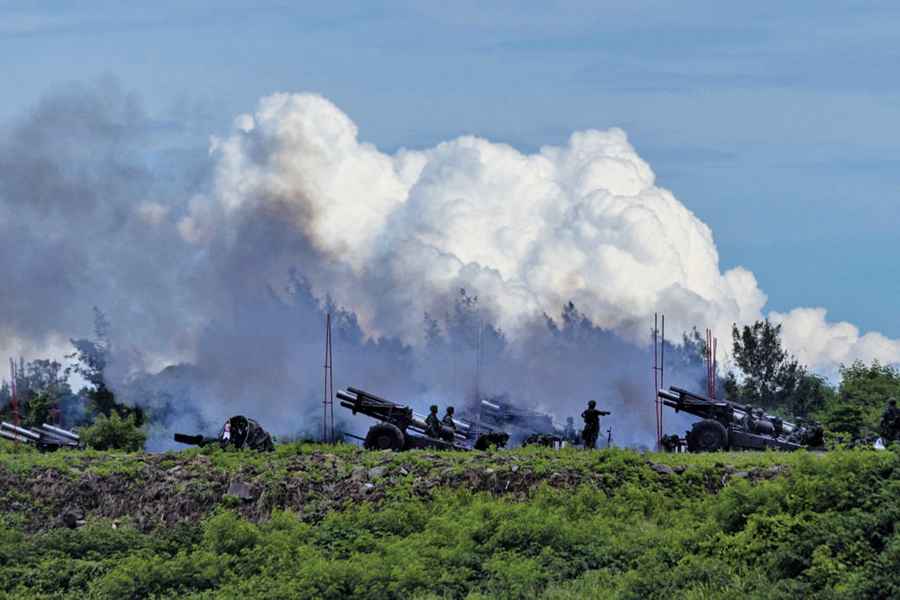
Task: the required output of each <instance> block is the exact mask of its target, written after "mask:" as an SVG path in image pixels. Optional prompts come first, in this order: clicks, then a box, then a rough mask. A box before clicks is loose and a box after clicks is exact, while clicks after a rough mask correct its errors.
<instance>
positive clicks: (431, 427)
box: [425, 404, 441, 438]
mask: <svg viewBox="0 0 900 600" xmlns="http://www.w3.org/2000/svg"><path fill="white" fill-rule="evenodd" d="M429 410H430V411H431V412H429V413H428V416H427V417H425V425H427V426H428V427H427V428H426V429H425V435H427V436H430V437H433V438H440V437H441V421H440V420H439V419H438V407H437V404H432V405H431V408H430V409H429Z"/></svg>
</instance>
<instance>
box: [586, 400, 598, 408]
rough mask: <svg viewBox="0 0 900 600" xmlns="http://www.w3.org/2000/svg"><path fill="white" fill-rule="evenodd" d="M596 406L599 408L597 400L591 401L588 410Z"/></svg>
mask: <svg viewBox="0 0 900 600" xmlns="http://www.w3.org/2000/svg"><path fill="white" fill-rule="evenodd" d="M595 406H597V401H596V400H590V401H588V408H594V407H595Z"/></svg>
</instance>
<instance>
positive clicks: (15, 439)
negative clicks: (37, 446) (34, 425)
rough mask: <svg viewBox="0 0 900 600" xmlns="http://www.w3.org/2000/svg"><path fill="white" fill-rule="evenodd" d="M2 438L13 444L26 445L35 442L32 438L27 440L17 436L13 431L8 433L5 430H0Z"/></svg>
mask: <svg viewBox="0 0 900 600" xmlns="http://www.w3.org/2000/svg"><path fill="white" fill-rule="evenodd" d="M0 437H2V438H5V439H7V440H9V441H11V442H23V443H25V444H28V443H33V442H34V440H32V439H31V438H27V437H24V436H21V435H16V434H15V433H13V432H11V431H6V430H5V429H0Z"/></svg>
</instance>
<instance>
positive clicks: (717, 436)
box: [687, 419, 728, 452]
mask: <svg viewBox="0 0 900 600" xmlns="http://www.w3.org/2000/svg"><path fill="white" fill-rule="evenodd" d="M687 444H688V450H689V451H690V452H716V451H717V450H725V449H726V448H728V430H727V429H725V426H724V425H722V424H721V423H719V422H718V421H713V420H712V419H704V420H702V421H700V422H699V423H694V426H693V427H692V428H691V431H690V433H688V435H687Z"/></svg>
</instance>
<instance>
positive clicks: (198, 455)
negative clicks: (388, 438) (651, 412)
mask: <svg viewBox="0 0 900 600" xmlns="http://www.w3.org/2000/svg"><path fill="white" fill-rule="evenodd" d="M14 465H15V467H16V468H17V469H19V470H18V471H16V472H15V473H13V472H12V468H13V466H14ZM151 466H152V468H153V470H149V469H151ZM63 468H65V473H66V474H65V477H66V478H68V479H67V480H68V481H69V482H70V485H71V486H72V488H73V489H74V488H77V487H79V486H80V485H82V484H83V482H85V481H91V482H95V484H96V485H98V486H102V485H105V483H104V482H109V483H110V485H113V484H115V485H119V484H118V483H117V482H119V480H120V478H121V477H120V474H121V473H123V472H126V471H127V472H129V473H130V474H129V478H132V477H134V476H137V477H138V478H139V479H138V481H137V482H136V485H137V488H135V489H142V488H145V487H146V486H147V485H149V484H152V483H153V482H152V481H151V479H157V480H159V479H162V475H161V474H162V473H172V472H175V473H181V472H185V471H188V472H190V475H189V477H188V478H186V479H184V480H178V481H177V482H176V481H175V480H174V479H173V480H172V481H173V483H172V484H171V485H172V486H173V489H172V494H171V495H173V496H174V495H179V494H180V498H176V499H175V500H174V503H173V504H172V505H171V506H180V505H184V504H190V502H192V501H194V500H192V497H191V496H190V490H192V489H195V488H196V489H197V490H205V491H198V492H197V493H198V494H200V493H205V494H207V495H208V494H209V493H210V489H212V490H213V491H214V496H215V499H214V500H213V501H212V502H211V503H210V504H209V505H205V506H204V507H203V510H202V511H201V512H200V513H197V514H196V515H195V516H193V517H192V518H188V519H179V520H178V521H177V522H176V523H169V524H168V525H162V524H158V525H154V524H151V525H150V526H148V525H147V524H146V523H145V524H144V525H143V526H142V525H141V524H140V523H138V522H137V521H136V520H134V519H133V518H132V515H131V514H130V513H126V514H121V515H118V516H110V515H111V513H108V514H107V516H102V515H101V514H100V513H101V512H102V511H103V510H105V508H104V506H106V505H107V504H108V505H115V504H117V503H125V502H126V501H127V500H128V499H127V498H124V497H119V496H117V495H116V493H113V492H110V493H109V497H107V498H105V499H104V503H103V506H98V507H97V508H96V509H93V512H92V511H87V514H86V515H85V517H86V525H84V526H83V527H80V528H77V529H66V528H61V527H54V526H47V523H48V521H49V520H50V519H49V518H48V517H44V518H43V520H42V521H41V522H23V521H22V520H21V519H19V518H18V517H17V514H16V513H15V511H14V510H13V509H12V506H13V503H14V502H19V503H22V502H25V501H28V502H31V503H32V504H35V505H36V504H38V503H39V502H38V498H37V497H35V496H33V494H34V493H35V490H36V488H35V487H34V484H32V487H30V488H29V487H28V485H25V486H24V487H25V488H26V489H25V490H23V491H20V492H19V493H18V495H16V496H15V497H14V498H10V497H9V492H6V495H5V496H3V497H2V498H0V508H2V509H3V511H4V512H0V523H2V525H0V581H3V582H5V586H6V587H5V588H4V589H5V591H0V598H145V597H147V598H153V597H155V598H174V597H178V598H242V599H248V600H249V599H254V598H378V599H382V598H422V599H424V598H552V599H563V598H579V599H580V598H635V599H637V598H666V599H670V598H704V599H712V598H728V599H732V598H736V597H737V598H811V597H816V598H893V597H898V595H900V571H898V570H897V569H896V565H897V564H898V563H900V534H898V532H897V530H896V523H897V522H898V521H900V504H898V503H897V501H896V498H897V497H898V494H900V453H898V452H896V451H884V452H873V451H863V450H843V451H837V452H830V453H825V454H810V453H805V452H799V453H794V454H780V453H742V454H725V453H722V454H711V455H691V456H688V455H657V454H650V455H640V454H637V453H635V452H630V451H623V450H611V451H598V452H584V451H574V450H568V451H560V452H553V451H550V450H547V449H540V448H536V449H531V448H529V449H524V450H516V451H509V452H494V453H428V452H419V451H414V452H408V453H396V454H394V453H381V452H368V453H367V452H362V451H360V450H358V449H355V448H353V447H349V446H339V447H337V448H328V447H322V446H315V445H301V444H297V445H288V446H282V447H280V448H279V449H278V451H277V452H276V453H274V454H270V455H259V454H255V453H240V452H224V451H221V450H213V451H207V450H206V449H204V450H203V451H199V450H193V451H189V452H184V453H180V454H167V455H156V456H151V455H143V454H114V455H106V454H102V453H96V452H86V453H81V454H79V453H75V452H59V453H56V454H54V455H41V454H38V453H19V454H3V453H0V477H4V478H6V481H10V479H9V477H16V478H18V479H16V481H20V482H35V481H38V480H40V479H41V478H42V477H43V478H46V477H48V476H49V474H50V473H51V472H56V471H58V470H61V469H63ZM191 469H195V470H194V471H191ZM236 477H241V478H243V479H244V480H245V481H246V482H247V483H248V486H249V487H251V488H253V489H254V490H256V491H255V492H254V494H253V496H254V499H250V500H241V499H239V498H237V497H235V496H233V495H231V494H227V493H225V492H226V489H225V488H226V487H227V483H228V481H231V480H233V479H234V478H236ZM141 478H147V480H141ZM316 480H321V482H319V483H316ZM216 481H222V482H223V483H221V484H220V485H218V487H216V485H217V484H216V483H215V482H216ZM301 483H302V484H303V485H308V486H312V487H311V488H310V490H313V489H316V490H321V491H322V494H324V495H325V496H317V495H315V494H314V493H312V491H310V492H309V493H307V494H306V495H304V496H302V497H299V496H290V495H283V494H282V492H283V490H284V489H285V488H292V487H293V486H298V485H301ZM53 485H57V484H56V483H54V484H53ZM178 486H181V487H182V488H183V489H182V491H181V492H176V491H175V490H176V489H177V487H178ZM37 489H38V491H39V488H37ZM98 489H102V487H98ZM110 489H119V488H110ZM128 489H132V488H121V490H128ZM342 489H346V490H351V492H348V494H349V495H345V496H344V497H340V494H341V493H342V492H340V490H342ZM279 490H282V491H279ZM357 490H359V491H357ZM117 493H119V494H125V493H131V492H125V491H120V492H117ZM133 493H135V494H137V493H140V492H137V491H135V492H133ZM316 493H318V492H316ZM279 494H282V495H279ZM51 495H52V494H51ZM165 496H166V495H165V494H163V495H162V496H161V497H160V498H159V499H158V500H155V501H158V502H167V501H168V500H167V498H166V497H165ZM326 496H327V497H330V498H332V499H333V500H334V501H333V502H332V503H331V504H330V505H329V508H328V509H327V510H325V511H322V512H316V511H312V512H310V511H309V510H307V509H308V505H309V504H310V503H316V502H320V501H322V499H323V498H325V497H326ZM60 497H68V496H67V495H66V493H65V492H63V493H61V495H60ZM291 498H293V499H291ZM261 506H262V507H263V509H262V510H261V509H260V507H261ZM44 507H45V508H46V509H47V510H51V512H52V510H57V508H47V507H52V498H47V499H46V501H45V503H44ZM49 514H51V513H48V515H49Z"/></svg>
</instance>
